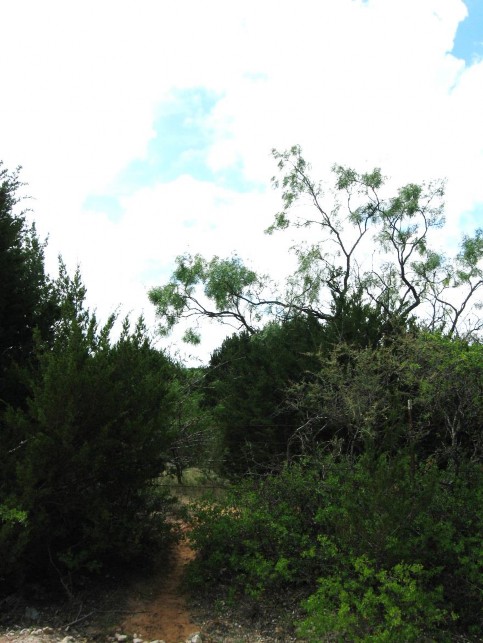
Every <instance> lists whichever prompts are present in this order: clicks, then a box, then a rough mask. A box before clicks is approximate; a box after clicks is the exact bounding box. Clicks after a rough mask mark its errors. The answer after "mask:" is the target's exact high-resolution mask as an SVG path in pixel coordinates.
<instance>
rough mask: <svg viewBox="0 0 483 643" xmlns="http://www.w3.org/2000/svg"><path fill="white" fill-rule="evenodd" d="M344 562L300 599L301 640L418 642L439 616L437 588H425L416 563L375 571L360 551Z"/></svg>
mask: <svg viewBox="0 0 483 643" xmlns="http://www.w3.org/2000/svg"><path fill="white" fill-rule="evenodd" d="M347 562H348V563H350V564H347V565H346V566H345V567H344V568H343V569H341V570H338V571H337V573H334V574H331V575H329V576H325V577H323V578H320V579H319V582H318V584H319V588H318V590H317V591H316V592H315V593H314V594H312V595H311V596H310V598H309V599H308V600H307V601H306V602H305V609H306V611H307V617H306V618H305V619H304V620H303V621H302V622H301V624H300V626H299V629H298V631H299V634H300V635H301V636H302V637H304V638H305V639H306V640H308V641H320V640H323V637H325V636H327V635H331V636H332V637H334V636H336V637H337V638H338V639H340V640H344V641H346V640H350V641H380V642H382V641H394V642H395V643H396V642H398V641H420V640H423V639H424V638H425V637H426V635H427V634H428V633H429V632H431V630H432V629H433V628H434V627H435V626H437V625H438V624H439V623H440V622H441V621H442V620H443V619H444V618H445V616H446V614H445V611H444V609H443V608H442V607H441V606H442V604H443V596H442V589H441V588H440V587H438V588H435V589H433V590H432V591H429V592H428V590H427V585H428V576H429V574H428V573H427V572H425V571H424V569H423V567H422V565H419V564H413V565H407V564H398V565H395V566H394V567H393V568H392V569H389V570H386V569H380V570H379V571H377V570H376V568H375V566H374V565H373V564H372V563H371V562H370V561H369V560H368V559H367V558H366V557H365V556H361V557H359V558H355V559H353V560H350V561H347Z"/></svg>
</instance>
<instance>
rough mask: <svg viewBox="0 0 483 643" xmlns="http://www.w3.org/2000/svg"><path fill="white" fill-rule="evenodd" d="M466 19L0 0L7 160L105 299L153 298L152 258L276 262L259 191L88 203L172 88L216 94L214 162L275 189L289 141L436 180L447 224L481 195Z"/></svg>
mask: <svg viewBox="0 0 483 643" xmlns="http://www.w3.org/2000/svg"><path fill="white" fill-rule="evenodd" d="M465 15H466V9H465V5H464V3H463V2H461V0H369V2H367V3H364V2H361V1H360V0H327V1H326V2H318V1H317V0H300V1H299V2H298V3H297V4H294V3H292V2H288V0H265V1H264V2H259V1H257V2H255V1H254V0H246V1H245V2H243V3H237V4H235V3H233V2H230V3H228V2H226V1H225V0H206V2H203V3H200V2H198V1H197V0H184V1H181V2H177V3H163V2H159V1H156V0H140V1H138V2H136V3H132V2H130V1H127V0H121V1H119V0H116V2H114V0H103V2H94V1H93V0H86V1H84V2H82V3H79V2H71V3H67V2H64V1H62V0H44V2H42V3H39V2H37V1H36V0H16V1H15V2H14V1H13V0H7V2H6V3H5V5H4V6H3V7H2V22H3V24H5V25H8V28H6V29H4V30H3V33H2V40H1V42H0V60H2V61H3V64H2V87H3V89H4V91H3V96H2V101H1V103H0V145H1V147H0V158H3V160H4V161H5V162H6V163H7V164H8V165H9V166H10V167H12V166H14V165H16V164H18V163H21V164H22V165H23V166H24V174H23V177H24V179H25V180H28V182H29V183H30V190H29V191H30V193H31V194H33V195H34V196H35V197H36V202H35V203H34V204H33V205H34V208H35V213H36V220H37V224H38V227H39V230H40V231H41V233H42V234H47V233H49V234H50V239H51V240H50V255H54V256H55V255H56V254H57V253H58V252H62V254H63V255H64V257H65V259H66V260H67V261H68V263H69V264H70V265H72V264H74V263H75V262H77V261H79V262H80V263H81V265H82V272H83V276H84V280H85V282H86V284H87V286H88V291H89V296H90V299H91V300H92V302H93V303H94V304H95V305H96V306H97V307H98V308H99V309H101V308H102V309H107V308H108V307H109V309H111V305H114V304H115V303H119V302H121V303H122V304H123V306H124V308H125V309H126V310H130V309H133V310H135V311H138V310H140V309H141V308H145V310H147V311H150V310H151V309H150V305H149V303H148V302H147V298H146V289H147V288H148V287H149V286H151V285H154V281H155V280H156V277H157V275H156V271H157V270H159V278H160V279H161V278H165V277H166V275H167V274H168V272H169V266H170V262H171V261H172V259H173V257H174V256H175V255H177V254H180V253H182V252H184V251H185V250H191V251H192V252H197V251H200V252H203V253H205V254H207V255H210V254H212V253H218V254H227V253H229V252H230V251H232V250H237V251H238V252H239V254H240V255H242V256H244V255H247V256H250V257H253V258H254V260H257V261H260V262H261V263H262V262H263V263H264V267H267V268H272V269H273V268H274V267H275V265H276V263H277V259H276V257H277V256H278V255H277V253H276V252H275V250H267V248H268V247H269V248H274V247H275V246H276V245H277V244H282V243H283V242H282V241H278V240H275V241H274V240H273V239H272V240H270V244H272V245H268V246H267V243H268V242H267V239H266V238H265V237H264V236H263V234H262V230H263V228H264V227H266V225H267V224H268V223H269V221H270V220H271V216H272V214H273V212H274V211H275V210H276V208H277V203H276V200H275V195H274V194H272V193H271V191H270V190H268V191H267V193H265V194H263V193H260V191H259V190H258V191H254V192H253V193H252V194H240V193H237V192H236V191H230V190H229V189H225V190H223V189H221V188H220V187H219V186H218V187H217V186H216V185H214V184H208V183H206V182H205V183H202V182H200V181H199V180H196V179H195V178H194V177H191V178H190V177H188V176H183V177H179V178H178V179H176V180H170V182H169V183H165V182H162V181H160V182H159V184H155V183H151V184H150V185H149V186H148V187H144V188H141V189H139V191H137V192H134V193H131V194H130V195H128V196H125V197H124V199H123V200H122V201H121V206H122V208H123V215H122V216H121V217H120V218H119V220H113V219H110V218H109V217H108V216H107V214H105V213H102V212H92V211H83V203H84V202H85V199H86V198H87V197H88V196H89V195H92V194H94V193H95V194H99V193H104V194H107V193H108V191H109V189H111V186H113V185H115V183H116V177H119V175H120V173H121V171H123V170H125V168H127V167H128V166H129V165H130V163H132V161H133V160H135V159H143V158H146V157H147V154H148V146H149V143H150V141H153V140H154V138H155V135H156V132H155V129H154V128H155V121H156V117H157V116H158V115H159V113H160V109H161V107H162V105H163V104H164V103H165V102H166V101H168V100H169V97H170V96H172V93H173V91H175V90H179V89H181V90H183V89H191V88H204V89H205V90H207V91H214V92H215V93H216V94H217V95H218V96H219V97H220V99H219V100H218V102H217V104H216V106H215V108H214V110H213V111H212V113H211V114H210V115H209V117H208V118H207V119H205V122H204V124H205V126H206V127H208V128H210V134H211V137H210V140H211V139H213V144H212V145H211V147H210V148H209V149H207V150H206V157H207V159H208V161H207V162H208V164H209V167H210V168H211V170H212V171H214V172H215V173H216V172H219V171H222V170H223V169H226V168H232V167H233V166H235V165H237V164H238V165H239V166H240V167H241V168H242V170H243V172H244V175H245V178H246V179H248V180H249V181H254V182H256V183H257V184H260V183H262V184H265V185H267V186H268V181H269V178H270V176H271V175H272V174H273V173H274V170H275V167H274V164H273V160H272V159H271V157H270V149H271V148H272V147H276V148H279V149H281V148H285V147H288V146H290V145H292V144H294V143H300V144H301V145H302V147H303V148H304V151H305V153H306V156H307V158H308V159H309V160H311V161H312V163H313V165H314V173H315V174H318V175H320V176H321V177H323V176H324V175H325V174H326V172H327V169H328V167H330V165H331V164H332V163H334V162H341V163H348V164H352V165H354V166H356V167H358V168H360V169H366V168H368V167H373V166H375V165H381V166H382V168H383V170H384V172H385V173H386V174H389V175H391V176H392V177H393V179H394V183H395V184H400V183H402V182H404V181H408V180H421V179H423V178H433V177H442V176H446V177H447V178H448V213H447V214H448V220H449V224H450V228H449V230H450V234H451V236H454V235H455V234H456V232H457V230H458V228H459V221H460V216H461V215H462V214H463V213H464V212H468V211H470V210H472V209H474V208H475V207H476V205H477V204H478V203H480V204H481V203H482V202H483V183H482V182H481V176H482V174H483V124H482V123H483V121H482V119H481V105H482V104H483V95H482V94H483V77H482V76H483V63H481V62H480V63H479V64H475V65H473V66H472V67H469V68H468V67H465V66H464V62H463V61H460V60H457V59H456V58H454V57H453V56H452V55H451V54H450V53H448V52H450V51H451V49H452V43H453V39H454V35H455V32H456V29H457V26H458V23H459V21H461V20H462V19H463V18H464V17H465ZM161 111H162V110H161ZM159 144H160V145H162V141H160V142H159ZM190 154H192V150H190V149H187V150H186V152H185V155H186V158H189V156H190ZM116 196H118V195H116ZM277 252H280V253H282V254H283V251H282V250H279V251H277ZM49 261H50V263H51V264H52V263H53V260H52V259H49ZM270 264H272V265H270ZM151 312H152V311H151Z"/></svg>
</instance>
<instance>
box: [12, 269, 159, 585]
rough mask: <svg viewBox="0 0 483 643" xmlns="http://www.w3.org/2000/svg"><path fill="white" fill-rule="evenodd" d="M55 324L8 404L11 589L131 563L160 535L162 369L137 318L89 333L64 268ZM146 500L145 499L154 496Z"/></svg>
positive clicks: (91, 326) (78, 287)
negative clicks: (17, 445)
mask: <svg viewBox="0 0 483 643" xmlns="http://www.w3.org/2000/svg"><path fill="white" fill-rule="evenodd" d="M58 291H59V295H60V296H61V311H62V317H61V320H60V321H59V323H58V324H57V325H56V327H55V329H54V338H53V342H52V344H51V345H47V344H45V343H44V342H41V341H40V340H39V342H38V344H37V347H36V359H37V361H38V368H37V369H36V371H34V372H32V373H31V375H30V381H29V391H30V392H29V398H28V404H27V406H26V408H21V407H19V408H13V407H10V408H9V410H8V411H7V413H6V415H5V422H6V426H7V429H8V430H9V431H10V432H11V434H12V435H18V436H21V437H22V441H23V443H24V444H23V446H22V448H21V449H18V450H17V451H16V452H15V454H11V456H10V457H13V458H14V460H15V466H16V478H15V485H14V486H13V490H12V501H14V502H15V506H16V507H17V508H19V509H20V510H22V511H23V512H25V515H26V521H25V522H24V524H18V523H16V524H15V523H14V524H12V523H10V524H6V525H4V526H3V529H0V560H1V561H2V563H1V566H2V567H1V568H0V569H1V571H0V577H3V579H4V581H5V582H7V581H8V582H10V583H22V582H25V581H26V580H29V579H31V578H33V577H35V578H41V579H42V580H45V579H48V578H54V579H56V580H57V581H58V580H60V581H61V582H62V584H63V585H64V587H66V588H68V587H69V586H70V582H71V580H70V579H71V575H72V574H74V573H75V572H83V573H85V572H94V571H96V570H98V569H100V568H102V567H103V566H104V565H105V564H106V563H108V562H113V561H114V562H119V561H120V560H123V561H126V560H131V559H132V558H133V557H136V556H139V555H141V554H143V553H144V552H145V551H146V550H147V548H148V547H149V544H150V543H151V544H152V543H153V542H154V540H155V539H156V538H157V537H159V535H160V534H161V535H162V534H163V533H165V534H166V533H167V532H168V529H167V527H166V523H165V522H164V517H165V516H164V512H165V509H166V503H165V501H164V500H163V498H161V497H159V498H158V500H159V502H158V504H156V502H157V501H156V502H155V503H154V504H153V500H155V499H156V498H155V494H154V491H155V488H156V487H155V485H154V481H155V479H156V477H157V476H158V475H159V474H160V472H161V470H162V463H163V452H164V451H166V449H167V442H168V437H167V434H168V426H169V422H170V420H169V413H170V401H169V395H168V391H169V382H170V378H171V376H172V366H171V363H170V362H169V361H168V359H167V358H166V357H165V356H164V355H163V354H162V353H160V352H158V351H156V350H154V349H153V348H152V347H151V345H150V343H149V341H148V339H147V336H146V332H145V329H144V327H143V323H142V321H140V322H138V324H137V326H136V328H135V330H134V331H133V332H130V329H129V323H128V321H127V320H126V321H125V323H124V325H123V329H122V332H121V335H120V337H119V339H118V340H117V341H115V342H114V343H111V341H110V336H111V330H112V326H113V323H114V318H111V319H110V320H109V321H108V323H107V324H106V325H105V326H103V327H101V328H100V327H99V326H98V323H97V320H96V318H95V316H94V315H92V314H90V313H89V311H88V310H86V309H85V308H84V295H85V289H84V287H83V285H82V282H81V280H80V276H79V273H78V272H77V273H76V275H75V276H74V277H73V278H72V279H71V278H70V277H69V276H68V275H67V273H66V271H65V268H64V267H63V266H61V276H60V279H59V283H58ZM153 494H154V495H153Z"/></svg>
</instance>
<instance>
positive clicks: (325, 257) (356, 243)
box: [149, 146, 483, 342]
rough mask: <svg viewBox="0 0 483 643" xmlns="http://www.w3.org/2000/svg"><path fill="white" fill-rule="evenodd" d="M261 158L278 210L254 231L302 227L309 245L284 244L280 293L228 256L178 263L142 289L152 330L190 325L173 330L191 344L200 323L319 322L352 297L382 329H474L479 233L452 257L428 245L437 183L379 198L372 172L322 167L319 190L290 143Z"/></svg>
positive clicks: (438, 220) (482, 253)
mask: <svg viewBox="0 0 483 643" xmlns="http://www.w3.org/2000/svg"><path fill="white" fill-rule="evenodd" d="M273 156H274V158H275V160H276V162H277V167H278V172H279V175H278V176H277V177H274V178H273V180H272V181H273V185H274V187H275V188H277V189H280V190H281V197H282V209H281V211H280V212H279V213H277V214H276V216H275V220H274V222H273V224H272V225H271V226H270V227H269V228H268V230H267V231H266V232H267V233H268V234H272V233H274V232H276V231H280V230H286V229H287V228H289V227H294V228H305V229H307V230H310V238H311V239H312V238H314V239H315V241H310V242H306V243H302V244H299V245H297V246H296V247H294V248H293V251H294V252H295V254H296V258H297V268H296V270H295V272H294V274H292V275H291V276H290V277H289V278H288V280H287V282H286V284H285V285H284V287H283V288H278V287H276V286H275V284H274V283H273V282H272V281H271V279H270V278H269V277H268V276H267V275H260V274H257V273H256V272H255V271H254V270H252V269H251V268H249V267H247V266H246V265H245V264H244V262H243V261H242V259H241V258H239V257H237V256H233V257H229V258H220V257H213V258H212V259H209V260H208V259H206V258H204V257H202V256H201V255H199V254H197V255H194V256H193V255H190V254H185V255H182V256H179V257H178V258H177V260H176V268H175V270H174V272H173V274H172V277H171V279H170V281H169V282H168V283H167V284H165V285H164V286H160V287H157V288H153V289H152V290H151V291H150V293H149V298H150V300H151V302H152V303H153V304H154V305H155V306H156V310H157V314H158V318H159V320H160V330H161V332H162V333H169V331H170V330H171V329H172V328H173V326H174V325H175V324H177V323H178V322H179V321H180V320H181V319H188V320H191V321H192V322H195V323H194V324H193V325H192V326H191V327H190V329H189V330H188V331H187V333H186V335H185V338H186V339H187V340H188V341H194V342H197V341H199V339H200V336H199V332H198V328H197V322H199V320H200V319H202V318H209V319H214V320H217V321H219V322H222V323H231V324H233V325H235V327H236V328H238V329H239V330H242V329H243V330H246V331H247V332H249V333H254V332H256V331H257V330H258V329H260V328H261V327H263V325H264V324H265V323H266V322H267V321H268V320H270V319H279V320H282V319H290V318H292V317H294V316H299V315H307V316H311V317H314V318H316V319H318V320H321V321H324V322H327V321H333V320H334V319H340V318H341V316H342V315H343V314H344V311H345V310H346V308H347V306H354V302H358V303H359V305H360V307H361V308H362V309H364V310H366V311H367V312H368V311H369V310H371V311H372V314H376V315H378V316H380V318H381V319H382V320H383V321H384V326H385V329H386V331H387V332H389V331H390V330H391V329H393V328H394V327H398V326H400V325H401V324H402V325H405V324H407V323H410V322H411V321H412V320H414V319H417V320H418V323H420V324H423V325H424V326H425V327H426V328H427V329H428V330H431V331H439V332H443V333H445V334H447V335H448V336H455V335H458V336H463V337H467V338H469V337H474V336H476V335H477V334H478V333H479V331H480V330H481V326H482V323H481V320H480V318H479V317H478V314H477V309H478V307H479V305H480V304H479V303H478V301H477V293H478V291H479V290H480V289H481V287H482V286H483V269H482V258H483V230H482V229H478V230H476V231H475V233H474V235H473V236H471V237H470V236H465V237H463V239H462V240H461V243H460V246H459V249H458V252H457V253H456V254H455V256H453V257H449V256H447V255H446V254H444V253H442V252H439V251H438V250H437V249H436V248H435V247H434V245H432V244H433V239H432V232H433V231H434V230H436V229H438V228H440V227H441V226H443V224H444V214H443V197H444V182H442V181H436V182H431V183H428V184H415V183H410V184H408V185H405V186H403V187H401V188H400V189H399V190H398V191H397V193H396V194H395V195H394V196H385V179H384V177H383V175H382V173H381V170H380V169H378V168H376V169H374V170H373V171H372V172H368V173H359V172H357V171H355V170H353V169H351V168H347V167H342V166H340V165H334V167H333V169H332V172H333V185H332V188H331V189H326V188H324V186H323V185H322V183H319V182H316V181H315V180H314V179H313V178H312V177H311V167H310V165H309V164H308V163H307V162H306V160H305V159H304V157H303V155H302V151H301V149H300V147H298V146H295V147H293V148H291V149H290V150H288V151H286V152H277V151H273Z"/></svg>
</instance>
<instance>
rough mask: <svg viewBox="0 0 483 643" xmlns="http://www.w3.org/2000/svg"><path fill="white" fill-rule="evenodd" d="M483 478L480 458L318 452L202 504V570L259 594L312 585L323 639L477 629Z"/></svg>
mask: <svg viewBox="0 0 483 643" xmlns="http://www.w3.org/2000/svg"><path fill="white" fill-rule="evenodd" d="M481 482H482V480H481V470H480V469H479V467H478V465H467V466H466V467H465V468H464V469H463V468H462V469H460V470H458V471H450V470H446V471H445V470H439V469H438V468H437V467H436V465H435V464H434V463H431V462H429V461H428V462H426V463H425V464H424V465H420V466H419V467H418V469H417V470H416V471H415V472H414V471H413V470H412V467H411V460H410V457H409V456H399V457H396V458H388V457H380V458H378V459H376V460H374V459H372V458H369V457H368V456H365V457H361V458H360V459H358V460H357V461H356V462H351V461H350V460H349V459H348V458H340V459H339V460H336V459H335V458H334V457H332V456H330V457H327V456H325V457H314V458H312V459H311V460H307V461H305V462H302V463H300V464H298V465H293V466H292V467H289V468H287V469H286V470H285V471H284V472H283V473H282V474H280V475H278V476H273V477H267V478H266V479H264V480H263V481H261V482H259V483H258V484H256V485H255V484H254V483H250V484H247V483H244V484H242V485H240V486H238V487H236V489H235V491H234V493H233V494H232V495H231V496H229V497H228V498H227V499H226V500H225V502H224V503H223V504H221V505H213V503H210V504H208V503H207V504H205V505H203V506H201V507H200V508H199V510H198V512H197V514H196V518H195V523H196V524H195V528H194V532H193V540H194V543H195V546H196V547H197V549H198V557H197V560H196V561H195V563H194V565H193V568H192V575H193V578H194V579H195V580H196V579H198V581H199V582H201V581H210V582H213V581H214V580H217V581H225V582H226V583H227V584H228V583H229V585H230V586H231V587H232V588H235V590H237V591H241V592H245V593H248V594H250V595H253V596H258V597H261V596H263V595H264V593H267V592H268V591H270V592H274V591H283V590H286V589H294V588H296V587H297V588H299V589H303V591H304V592H305V595H306V596H307V597H308V596H310V595H312V598H311V599H309V601H308V602H307V603H306V608H307V618H306V620H305V621H304V623H303V626H302V629H303V631H304V632H305V633H308V632H313V633H314V634H313V639H311V640H314V641H315V640H320V638H318V637H319V636H322V634H324V633H326V632H327V631H329V630H332V631H334V632H339V633H340V634H341V636H342V635H343V636H346V637H347V636H349V638H350V637H352V636H356V635H357V636H360V637H362V638H363V637H364V636H378V637H379V639H377V638H376V639H375V640H411V637H413V640H414V639H415V638H417V637H418V636H423V635H424V634H425V632H428V633H431V631H432V630H433V629H434V628H437V627H438V628H440V629H441V630H442V631H443V630H445V629H448V630H449V631H451V629H452V628H454V627H458V628H460V629H462V630H464V631H472V629H475V628H477V627H478V616H477V615H478V613H479V611H480V609H481V596H480V593H479V590H478V587H480V586H481V582H482V578H481V570H480V569H479V566H478V561H479V560H480V558H481V534H482V525H481V516H480V514H479V509H480V507H481V501H482V499H483V498H482V485H481ZM423 597H424V600H423ZM322 605H323V606H324V608H323V609H324V611H323V612H321V606H322ZM384 637H386V638H384ZM391 637H393V638H391Z"/></svg>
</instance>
